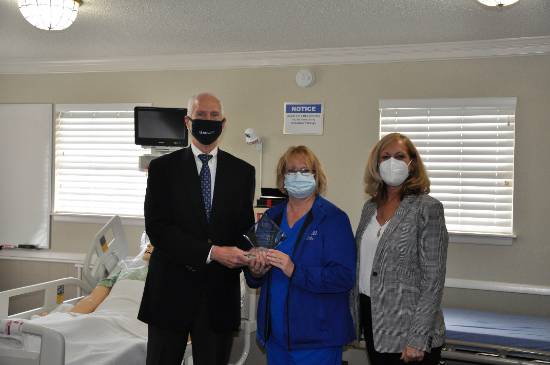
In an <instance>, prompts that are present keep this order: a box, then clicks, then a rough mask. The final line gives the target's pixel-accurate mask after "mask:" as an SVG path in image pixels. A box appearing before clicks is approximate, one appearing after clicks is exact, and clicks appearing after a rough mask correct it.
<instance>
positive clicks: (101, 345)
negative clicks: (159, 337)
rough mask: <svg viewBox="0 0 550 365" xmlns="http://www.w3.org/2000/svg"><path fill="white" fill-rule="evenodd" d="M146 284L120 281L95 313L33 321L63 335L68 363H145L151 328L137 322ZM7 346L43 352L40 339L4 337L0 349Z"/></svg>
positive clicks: (58, 313)
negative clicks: (148, 328) (148, 332)
mask: <svg viewBox="0 0 550 365" xmlns="http://www.w3.org/2000/svg"><path fill="white" fill-rule="evenodd" d="M143 285H144V282H143V281H139V280H119V281H118V282H116V283H115V285H114V286H113V288H112V290H111V292H110V294H109V295H108V297H107V298H106V299H105V300H104V301H103V303H102V304H101V305H100V306H99V307H98V308H97V309H96V311H95V312H93V313H90V314H74V313H63V312H56V313H50V314H49V315H47V316H44V317H36V318H33V319H31V320H30V321H31V322H32V323H34V324H38V325H41V326H44V327H48V328H51V329H54V330H56V331H58V332H60V333H62V334H63V336H64V337H65V363H66V364H69V365H73V364H74V365H76V364H79V365H80V364H83V365H84V364H94V365H95V364H105V365H107V364H113V365H114V364H128V365H131V364H136V365H139V364H145V357H146V350H147V325H146V324H144V323H142V322H140V321H139V320H138V319H137V313H138V310H139V304H140V302H141V297H142V294H143ZM5 346H9V347H10V348H11V349H14V348H20V349H21V350H25V351H32V352H39V351H40V339H39V338H38V337H36V336H31V335H24V336H23V337H19V338H18V337H12V338H10V339H7V338H0V348H2V347H5Z"/></svg>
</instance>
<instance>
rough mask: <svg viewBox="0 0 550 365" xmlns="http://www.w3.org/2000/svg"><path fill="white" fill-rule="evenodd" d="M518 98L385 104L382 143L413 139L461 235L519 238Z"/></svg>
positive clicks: (435, 190) (450, 223)
mask: <svg viewBox="0 0 550 365" xmlns="http://www.w3.org/2000/svg"><path fill="white" fill-rule="evenodd" d="M516 101H517V100H516V98H478V99H414V100H381V101H380V137H383V136H384V135H386V134H388V133H392V132H399V133H402V134H404V135H406V136H408V137H409V138H410V139H411V140H412V142H413V143H414V144H415V146H416V147H417V149H418V151H419V153H420V155H421V157H422V160H423V162H424V164H425V166H426V168H427V170H428V174H429V177H430V181H431V193H430V195H432V196H433V197H435V198H437V199H438V200H440V201H441V202H442V203H443V205H444V207H445V220H446V223H447V229H448V230H449V231H451V232H457V233H480V234H490V235H512V234H513V193H514V139H515V110H516Z"/></svg>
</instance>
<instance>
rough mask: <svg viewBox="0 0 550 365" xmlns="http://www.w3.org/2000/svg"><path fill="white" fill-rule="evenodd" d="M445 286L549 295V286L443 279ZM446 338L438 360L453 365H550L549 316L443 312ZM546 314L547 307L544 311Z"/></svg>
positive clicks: (485, 312)
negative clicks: (440, 357) (440, 358)
mask: <svg viewBox="0 0 550 365" xmlns="http://www.w3.org/2000/svg"><path fill="white" fill-rule="evenodd" d="M445 286H446V287H450V288H460V289H471V290H483V291H490V292H503V293H519V294H532V295H544V296H550V287H544V286H532V285H529V286H527V285H522V284H514V283H500V282H485V281H477V280H462V279H447V280H446V283H445ZM443 313H444V317H445V325H446V328H447V335H446V336H447V339H446V343H445V346H444V348H443V351H442V353H441V355H442V358H443V359H444V360H447V362H448V363H453V364H495V365H504V364H511V365H528V364H529V365H534V364H539V365H540V364H550V316H548V317H543V316H525V315H511V314H501V313H494V312H488V311H478V310H470V309H457V308H446V309H444V310H443ZM548 313H549V314H550V308H549V309H548Z"/></svg>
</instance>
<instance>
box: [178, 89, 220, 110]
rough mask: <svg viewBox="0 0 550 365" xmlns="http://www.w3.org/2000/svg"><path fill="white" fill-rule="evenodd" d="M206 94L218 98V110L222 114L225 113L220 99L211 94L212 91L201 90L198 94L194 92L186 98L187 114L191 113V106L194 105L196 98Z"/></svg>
mask: <svg viewBox="0 0 550 365" xmlns="http://www.w3.org/2000/svg"><path fill="white" fill-rule="evenodd" d="M206 95H209V96H212V97H214V98H216V99H217V100H218V102H219V103H220V112H221V113H222V115H225V114H224V113H223V103H222V101H221V100H220V98H218V97H217V96H216V95H214V94H212V93H209V92H203V93H199V94H195V95H193V96H191V97H190V98H189V100H187V115H191V114H193V113H192V112H193V108H194V106H195V102H196V101H197V99H198V98H199V97H200V96H206Z"/></svg>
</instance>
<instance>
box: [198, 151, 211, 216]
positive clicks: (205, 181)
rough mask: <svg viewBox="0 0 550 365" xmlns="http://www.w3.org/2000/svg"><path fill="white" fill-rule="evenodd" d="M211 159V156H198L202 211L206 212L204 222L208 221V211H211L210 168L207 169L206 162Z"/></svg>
mask: <svg viewBox="0 0 550 365" xmlns="http://www.w3.org/2000/svg"><path fill="white" fill-rule="evenodd" d="M211 158H212V155H207V154H204V153H202V154H200V155H199V160H201V162H202V167H201V172H200V179H201V192H202V201H203V204H204V211H205V212H206V220H210V211H211V210H212V201H211V196H212V179H211V177H210V167H208V161H209V160H210V159H211Z"/></svg>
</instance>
